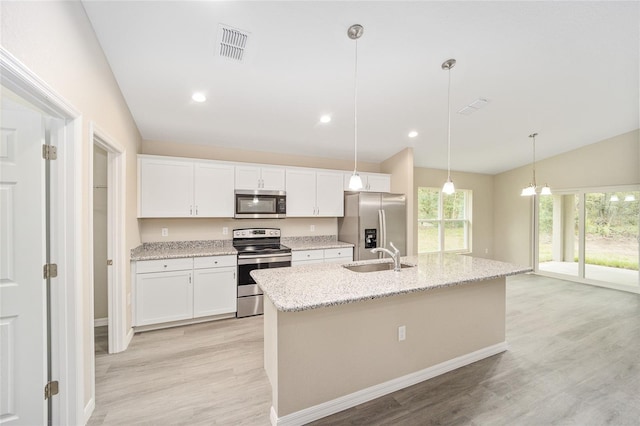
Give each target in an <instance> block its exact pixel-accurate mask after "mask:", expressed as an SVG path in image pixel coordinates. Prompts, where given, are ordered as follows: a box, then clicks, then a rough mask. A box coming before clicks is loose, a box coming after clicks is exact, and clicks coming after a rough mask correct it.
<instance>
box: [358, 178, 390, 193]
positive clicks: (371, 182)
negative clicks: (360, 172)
mask: <svg viewBox="0 0 640 426" xmlns="http://www.w3.org/2000/svg"><path fill="white" fill-rule="evenodd" d="M363 183H364V182H363ZM366 187H367V191H371V192H389V191H391V176H389V175H378V174H370V175H367V183H366Z"/></svg>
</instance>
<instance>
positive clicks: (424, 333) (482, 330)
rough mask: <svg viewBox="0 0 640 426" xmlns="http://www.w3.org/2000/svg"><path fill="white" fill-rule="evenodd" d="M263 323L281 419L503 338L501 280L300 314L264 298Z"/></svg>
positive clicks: (269, 371) (269, 370)
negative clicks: (401, 331) (401, 334)
mask: <svg viewBox="0 0 640 426" xmlns="http://www.w3.org/2000/svg"><path fill="white" fill-rule="evenodd" d="M264 321H265V325H264V327H265V351H266V352H265V368H266V370H267V374H268V376H269V379H270V382H271V387H272V389H273V395H272V404H273V407H274V409H275V410H276V413H277V415H278V416H279V417H282V416H286V415H287V414H291V413H295V412H296V411H300V410H303V409H305V408H309V407H311V406H314V405H317V404H320V403H323V402H327V401H331V400H333V399H335V398H339V397H342V396H344V395H348V394H351V393H353V392H356V391H359V390H361V389H365V388H368V387H371V386H374V385H378V384H380V383H384V382H386V381H388V380H392V379H395V378H398V377H401V376H404V375H407V374H410V373H414V372H417V371H421V370H423V369H426V368H428V367H431V366H434V365H437V364H439V363H443V362H445V361H448V360H451V359H453V358H456V357H459V356H462V355H465V354H469V353H471V352H474V351H477V350H481V349H484V348H488V347H491V346H493V345H497V344H500V343H503V342H504V341H505V278H498V279H495V280H487V281H482V282H478V283H473V285H460V286H454V287H447V288H441V289H436V290H431V291H420V292H415V293H410V294H403V295H397V296H392V297H385V298H381V299H375V300H367V301H362V302H357V303H349V304H346V305H336V306H330V307H326V308H319V309H310V310H307V311H301V312H279V311H277V310H276V309H275V307H274V306H273V304H272V303H271V301H270V300H268V299H266V298H265V318H264ZM402 325H404V326H406V340H405V341H402V342H399V341H398V338H397V336H398V327H399V326H402ZM310 384H312V385H310Z"/></svg>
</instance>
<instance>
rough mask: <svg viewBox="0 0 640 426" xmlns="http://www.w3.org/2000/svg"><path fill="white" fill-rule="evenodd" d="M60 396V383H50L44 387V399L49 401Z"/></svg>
mask: <svg viewBox="0 0 640 426" xmlns="http://www.w3.org/2000/svg"><path fill="white" fill-rule="evenodd" d="M57 394H58V381H57V380H55V381H53V382H49V383H47V384H46V385H45V387H44V399H49V398H51V397H52V396H54V395H57Z"/></svg>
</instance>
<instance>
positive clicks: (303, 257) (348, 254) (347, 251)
mask: <svg viewBox="0 0 640 426" xmlns="http://www.w3.org/2000/svg"><path fill="white" fill-rule="evenodd" d="M352 260H353V248H351V247H347V248H333V249H318V250H294V251H292V252H291V266H297V265H310V264H312V263H329V262H331V263H347V262H351V261H352Z"/></svg>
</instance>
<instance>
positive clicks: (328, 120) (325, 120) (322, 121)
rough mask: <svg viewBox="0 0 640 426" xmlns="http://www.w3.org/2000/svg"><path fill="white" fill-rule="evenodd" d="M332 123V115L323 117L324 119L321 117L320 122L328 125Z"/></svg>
mask: <svg viewBox="0 0 640 426" xmlns="http://www.w3.org/2000/svg"><path fill="white" fill-rule="evenodd" d="M330 121H331V116H330V115H323V116H322V117H320V122H321V123H328V122H330Z"/></svg>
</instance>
